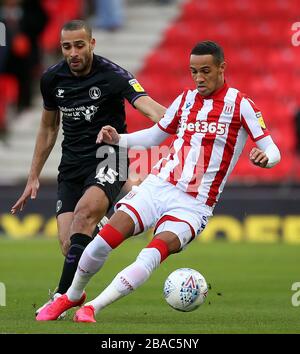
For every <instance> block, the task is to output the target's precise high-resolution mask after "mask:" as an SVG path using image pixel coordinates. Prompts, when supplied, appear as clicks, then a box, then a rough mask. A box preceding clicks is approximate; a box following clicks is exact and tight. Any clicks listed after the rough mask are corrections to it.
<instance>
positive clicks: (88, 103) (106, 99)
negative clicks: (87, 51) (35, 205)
mask: <svg viewBox="0 0 300 354" xmlns="http://www.w3.org/2000/svg"><path fill="white" fill-rule="evenodd" d="M41 93H42V96H43V100H44V108H45V109H46V110H60V112H61V115H62V128H63V134H64V139H63V142H62V161H61V166H62V165H80V164H82V163H89V162H91V160H94V159H95V157H96V151H97V149H98V148H99V144H96V143H95V142H96V137H97V135H98V133H99V131H100V129H101V128H102V127H103V126H104V125H111V126H113V127H114V128H115V129H116V130H117V131H118V133H126V121H125V102H124V99H125V98H126V99H127V100H128V101H129V102H130V103H131V104H132V105H133V103H134V101H135V100H136V99H137V98H138V97H140V96H145V95H147V93H146V92H145V91H144V89H143V88H142V87H141V85H140V84H139V83H138V81H137V80H136V79H135V78H134V77H133V76H132V74H131V73H129V72H128V71H126V70H124V69H123V68H121V67H120V66H119V65H117V64H115V63H113V62H112V61H110V60H108V59H106V58H103V57H101V56H98V55H94V56H93V63H92V68H91V71H90V73H89V74H88V75H86V76H78V77H77V76H75V75H73V74H72V72H71V71H70V69H69V66H68V64H67V62H66V61H65V60H63V61H61V62H59V63H58V64H56V65H54V66H51V67H50V68H48V70H46V71H45V72H44V74H43V75H42V78H41Z"/></svg>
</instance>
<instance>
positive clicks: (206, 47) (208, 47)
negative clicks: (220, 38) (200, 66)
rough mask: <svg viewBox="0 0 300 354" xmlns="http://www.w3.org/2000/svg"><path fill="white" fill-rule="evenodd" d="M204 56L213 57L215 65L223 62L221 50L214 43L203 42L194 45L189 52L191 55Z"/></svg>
mask: <svg viewBox="0 0 300 354" xmlns="http://www.w3.org/2000/svg"><path fill="white" fill-rule="evenodd" d="M192 54H194V55H206V54H211V55H212V56H213V57H214V60H215V63H216V64H217V65H220V64H221V63H222V62H223V61H224V51H223V48H222V47H221V46H220V45H219V44H218V43H216V42H213V41H203V42H199V43H197V44H196V45H195V47H194V48H193V49H192V51H191V55H192Z"/></svg>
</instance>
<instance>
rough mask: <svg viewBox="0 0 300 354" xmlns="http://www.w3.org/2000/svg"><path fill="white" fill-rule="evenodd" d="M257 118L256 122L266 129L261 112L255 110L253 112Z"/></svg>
mask: <svg viewBox="0 0 300 354" xmlns="http://www.w3.org/2000/svg"><path fill="white" fill-rule="evenodd" d="M255 115H256V117H257V119H258V123H259V125H260V126H261V127H262V128H263V129H266V124H265V122H264V119H263V116H262V114H261V112H256V113H255Z"/></svg>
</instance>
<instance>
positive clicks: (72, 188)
mask: <svg viewBox="0 0 300 354" xmlns="http://www.w3.org/2000/svg"><path fill="white" fill-rule="evenodd" d="M86 171H87V173H86V175H85V176H83V175H82V174H81V175H80V177H79V178H72V179H70V178H64V175H63V174H62V173H60V174H59V178H58V191H57V203H56V216H58V215H59V214H62V213H66V212H73V211H74V210H75V207H76V205H77V203H78V201H79V200H80V198H81V197H82V196H83V194H84V193H85V191H86V190H87V189H88V188H89V187H91V186H97V187H99V188H101V189H102V190H103V191H104V192H105V194H106V196H107V198H108V200H109V208H110V207H111V206H112V204H113V202H114V200H115V199H116V197H117V196H118V195H119V193H120V191H121V188H122V187H123V185H124V184H125V182H126V180H127V171H128V159H127V158H126V159H123V160H122V161H120V162H119V161H118V166H117V167H115V166H113V167H110V166H109V165H101V163H99V164H98V165H96V166H93V167H91V166H89V167H88V168H87V169H86Z"/></svg>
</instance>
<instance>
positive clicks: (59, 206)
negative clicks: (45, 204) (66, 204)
mask: <svg viewBox="0 0 300 354" xmlns="http://www.w3.org/2000/svg"><path fill="white" fill-rule="evenodd" d="M61 208H62V201H61V200H58V201H57V203H56V212H57V213H58V212H59V211H60V209H61Z"/></svg>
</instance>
